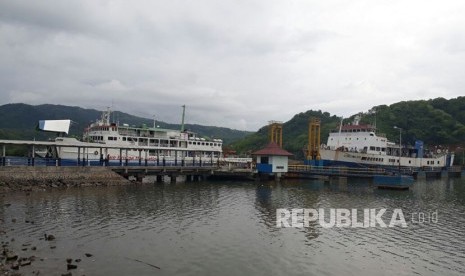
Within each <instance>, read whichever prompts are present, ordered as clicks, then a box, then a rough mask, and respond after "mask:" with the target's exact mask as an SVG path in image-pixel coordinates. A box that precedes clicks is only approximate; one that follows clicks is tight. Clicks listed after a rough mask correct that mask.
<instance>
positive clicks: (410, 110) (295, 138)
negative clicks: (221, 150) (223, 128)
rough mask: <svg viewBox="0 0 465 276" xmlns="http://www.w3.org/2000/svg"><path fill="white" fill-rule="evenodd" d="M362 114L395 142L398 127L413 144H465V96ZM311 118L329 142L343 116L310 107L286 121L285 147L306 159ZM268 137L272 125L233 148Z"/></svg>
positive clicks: (244, 148) (257, 144)
mask: <svg viewBox="0 0 465 276" xmlns="http://www.w3.org/2000/svg"><path fill="white" fill-rule="evenodd" d="M355 115H356V114H354V115H353V116H352V117H350V118H346V119H344V124H347V123H351V122H352V121H353V117H354V116H355ZM361 115H362V123H370V124H376V126H377V128H378V132H380V133H385V134H386V135H387V137H388V139H389V140H391V141H395V142H398V141H399V131H398V130H397V129H394V126H397V127H400V128H402V137H403V138H402V142H403V144H410V145H411V144H413V143H414V142H415V140H423V141H424V142H425V144H426V145H427V146H428V145H429V146H433V145H442V146H450V147H451V149H452V150H453V149H455V148H456V147H457V146H459V145H462V146H463V145H465V97H458V98H455V99H450V100H446V99H443V98H436V99H431V100H422V101H404V102H398V103H395V104H392V105H389V106H388V105H380V106H376V107H373V108H372V109H371V110H370V111H369V112H365V113H361ZM310 117H318V118H320V119H321V121H322V127H321V141H322V143H326V140H327V137H328V134H329V131H330V130H332V129H337V127H338V125H339V123H340V120H341V117H337V116H335V115H331V114H329V113H327V112H322V111H312V110H309V111H307V112H305V113H299V114H297V115H295V116H294V117H293V118H292V119H291V120H289V121H287V122H285V123H284V125H283V140H284V145H283V147H284V148H285V149H286V150H288V151H290V152H292V153H294V154H295V157H296V158H298V159H302V158H303V152H302V149H303V148H304V147H305V146H306V144H307V139H308V121H309V119H310ZM268 139H269V138H268V127H267V126H264V127H262V128H261V129H260V130H259V131H258V132H256V133H254V134H251V135H249V136H247V137H246V138H244V139H242V140H239V141H237V142H235V143H233V144H232V145H231V147H232V148H233V149H234V150H236V151H237V152H238V153H247V152H250V151H253V150H256V149H259V148H261V147H263V146H264V145H265V144H266V143H267V142H268ZM458 158H460V157H459V156H458Z"/></svg>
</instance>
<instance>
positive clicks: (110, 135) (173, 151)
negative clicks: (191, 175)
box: [37, 109, 223, 162]
mask: <svg viewBox="0 0 465 276" xmlns="http://www.w3.org/2000/svg"><path fill="white" fill-rule="evenodd" d="M110 115H111V111H110V110H109V109H108V110H107V111H105V112H103V114H102V116H101V118H100V119H99V120H97V121H96V122H94V123H92V124H90V125H89V127H87V128H86V129H85V130H84V134H83V139H82V141H78V140H77V139H74V138H65V137H59V138H56V140H55V142H57V145H58V146H57V147H56V148H55V149H48V150H47V152H37V154H39V155H41V156H42V157H46V156H47V155H55V157H58V158H61V159H69V160H78V159H82V158H85V159H86V160H89V161H96V160H99V161H102V160H121V159H123V160H126V159H128V160H130V161H134V160H135V161H138V160H149V161H155V160H162V159H163V160H165V161H173V160H179V162H181V160H186V161H188V160H193V159H197V160H200V159H202V158H203V160H213V159H217V158H219V157H221V155H222V144H223V141H222V140H221V139H205V138H201V137H197V136H196V134H195V133H193V132H189V131H180V130H172V129H162V128H158V127H156V126H155V124H154V127H147V126H145V125H142V126H140V127H135V126H129V125H128V124H123V125H118V124H116V123H112V122H110ZM60 143H63V145H64V146H62V147H61V146H59V144H60ZM70 144H72V145H73V146H71V147H70V146H65V145H70ZM89 144H91V145H92V147H88V146H86V145H89ZM99 144H100V145H102V147H101V148H99V147H98V145H99Z"/></svg>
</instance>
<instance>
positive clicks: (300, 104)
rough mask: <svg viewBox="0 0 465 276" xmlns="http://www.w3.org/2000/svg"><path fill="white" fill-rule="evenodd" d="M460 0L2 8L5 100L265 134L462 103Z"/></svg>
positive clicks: (17, 4) (83, 3)
mask: <svg viewBox="0 0 465 276" xmlns="http://www.w3.org/2000/svg"><path fill="white" fill-rule="evenodd" d="M464 12H465V6H464V5H463V4H462V1H458V0H457V1H452V0H450V1H443V2H441V3H437V2H433V1H430V2H424V1H419V0H410V1H400V0H394V1H387V0H382V1H370V0H354V1H342V0H328V1H307V0H305V1H304V0H301V1H292V2H286V1H273V0H272V1H261V0H260V1H259V0H249V1H212V0H203V1H181V0H173V1H168V2H167V1H149V0H136V1H131V2H127V1H123V0H114V1H106V0H102V1H95V0H80V1H77V0H75V1H59V0H44V1H39V2H37V3H36V2H34V3H31V2H30V1H25V0H16V1H1V2H0V37H1V38H2V39H1V40H0V60H1V61H0V88H1V93H2V95H3V97H2V99H1V100H0V104H6V103H9V102H25V103H30V104H40V103H56V104H69V105H80V106H83V107H87V108H98V109H102V108H104V107H105V106H108V105H111V103H112V102H113V103H114V104H115V108H117V109H120V110H122V111H125V112H130V113H133V114H136V115H139V116H145V117H148V118H151V117H152V116H153V115H155V116H156V117H157V118H159V119H160V120H164V121H167V122H178V121H179V118H180V112H181V111H180V106H181V105H183V104H186V105H187V121H188V122H189V123H197V124H204V125H218V126H226V127H232V128H239V129H247V130H256V129H258V128H260V127H261V126H263V125H265V124H266V123H267V122H268V121H269V120H280V121H286V120H288V119H290V118H292V116H293V115H294V114H296V113H299V112H303V111H306V110H308V109H310V108H311V109H316V110H318V109H321V110H323V111H328V112H331V113H333V114H337V115H340V116H348V115H351V114H353V113H356V112H359V111H364V110H365V111H366V110H368V109H370V108H371V107H372V106H374V105H379V104H391V103H394V102H397V101H402V100H412V99H427V98H434V97H445V98H451V97H456V96H459V95H463V92H462V91H463V87H464V85H465V80H464V79H463V77H462V76H461V71H462V70H461V69H462V68H463V67H464V65H465V64H464V63H465V58H464V54H465V40H464V39H463V37H464V35H463V34H464V31H465V30H464V28H463V26H465V18H464V17H463V16H462V15H463V13H464Z"/></svg>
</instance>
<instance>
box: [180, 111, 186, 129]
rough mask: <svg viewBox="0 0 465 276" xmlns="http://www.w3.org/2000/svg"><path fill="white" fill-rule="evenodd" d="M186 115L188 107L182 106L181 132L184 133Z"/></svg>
mask: <svg viewBox="0 0 465 276" xmlns="http://www.w3.org/2000/svg"><path fill="white" fill-rule="evenodd" d="M185 115H186V105H183V106H182V120H181V132H184V116H185Z"/></svg>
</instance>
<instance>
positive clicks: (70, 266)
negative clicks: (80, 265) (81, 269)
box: [67, 264, 77, 270]
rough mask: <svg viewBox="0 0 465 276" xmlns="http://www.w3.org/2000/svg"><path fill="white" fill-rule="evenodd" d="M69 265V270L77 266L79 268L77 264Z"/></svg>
mask: <svg viewBox="0 0 465 276" xmlns="http://www.w3.org/2000/svg"><path fill="white" fill-rule="evenodd" d="M67 267H68V270H70V269H76V268H77V265H75V264H68V265H67Z"/></svg>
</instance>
